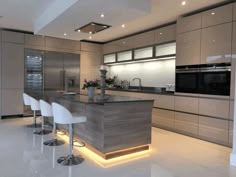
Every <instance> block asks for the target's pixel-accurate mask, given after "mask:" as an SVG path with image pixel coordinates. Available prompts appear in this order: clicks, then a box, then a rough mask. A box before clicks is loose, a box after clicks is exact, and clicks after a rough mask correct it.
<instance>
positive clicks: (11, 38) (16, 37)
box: [2, 31, 25, 44]
mask: <svg viewBox="0 0 236 177" xmlns="http://www.w3.org/2000/svg"><path fill="white" fill-rule="evenodd" d="M2 41H3V42H12V43H20V44H24V42H25V36H24V33H17V32H12V31H2Z"/></svg>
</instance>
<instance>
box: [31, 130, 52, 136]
mask: <svg viewBox="0 0 236 177" xmlns="http://www.w3.org/2000/svg"><path fill="white" fill-rule="evenodd" d="M50 133H52V131H51V130H40V131H35V132H34V134H36V135H47V134H50Z"/></svg>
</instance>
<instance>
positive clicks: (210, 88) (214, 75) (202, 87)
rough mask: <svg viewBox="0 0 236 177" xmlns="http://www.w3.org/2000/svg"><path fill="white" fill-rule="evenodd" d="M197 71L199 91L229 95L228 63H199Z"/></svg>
mask: <svg viewBox="0 0 236 177" xmlns="http://www.w3.org/2000/svg"><path fill="white" fill-rule="evenodd" d="M199 71H200V72H199V84H198V86H199V93H201V94H209V95H224V96H229V95H230V75H231V65H230V64H226V63H224V64H213V65H201V67H200V70H199Z"/></svg>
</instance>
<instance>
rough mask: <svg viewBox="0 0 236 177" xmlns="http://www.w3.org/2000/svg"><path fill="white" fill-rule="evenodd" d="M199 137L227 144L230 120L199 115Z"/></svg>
mask: <svg viewBox="0 0 236 177" xmlns="http://www.w3.org/2000/svg"><path fill="white" fill-rule="evenodd" d="M199 137H201V138H203V139H205V140H208V141H212V142H216V143H220V144H226V145H227V144H228V142H229V141H228V139H229V121H228V120H221V119H214V118H209V117H204V116H199Z"/></svg>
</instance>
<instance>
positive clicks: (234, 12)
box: [233, 3, 236, 21]
mask: <svg viewBox="0 0 236 177" xmlns="http://www.w3.org/2000/svg"><path fill="white" fill-rule="evenodd" d="M233 20H234V21H236V3H233Z"/></svg>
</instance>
